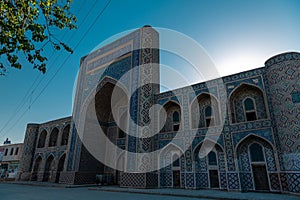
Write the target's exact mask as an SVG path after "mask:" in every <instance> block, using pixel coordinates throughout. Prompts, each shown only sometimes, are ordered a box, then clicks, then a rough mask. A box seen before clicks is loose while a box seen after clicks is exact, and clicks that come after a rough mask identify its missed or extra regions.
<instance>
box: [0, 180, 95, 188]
mask: <svg viewBox="0 0 300 200" xmlns="http://www.w3.org/2000/svg"><path fill="white" fill-rule="evenodd" d="M2 183H3V184H16V185H29V186H39V187H55V188H84V187H93V186H97V185H96V184H89V185H64V184H58V183H52V184H51V183H46V184H43V183H39V182H35V183H32V182H16V181H14V182H0V184H2Z"/></svg>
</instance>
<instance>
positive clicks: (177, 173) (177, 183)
mask: <svg viewBox="0 0 300 200" xmlns="http://www.w3.org/2000/svg"><path fill="white" fill-rule="evenodd" d="M173 187H174V188H179V187H180V170H174V171H173Z"/></svg>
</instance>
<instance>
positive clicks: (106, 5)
mask: <svg viewBox="0 0 300 200" xmlns="http://www.w3.org/2000/svg"><path fill="white" fill-rule="evenodd" d="M111 1H112V0H108V1H107V2H106V4H105V6H104V8H103V9H102V10H101V12H100V13H99V14H98V15H97V17H96V18H95V19H94V21H93V23H92V24H91V25H90V26H89V27H88V29H87V30H86V32H85V33H84V34H83V36H82V37H81V39H80V40H79V42H78V43H77V44H76V46H75V47H74V50H75V49H77V47H78V46H79V45H80V44H81V42H82V41H83V39H84V38H85V37H86V35H87V34H88V33H89V31H90V30H91V28H92V27H93V26H94V25H95V23H96V22H97V21H98V19H99V18H100V17H101V16H102V14H103V13H104V11H105V10H106V9H107V7H108V6H109V4H110V3H111ZM70 57H71V54H69V55H68V56H67V57H66V58H65V60H64V62H63V63H62V64H61V65H60V67H59V68H58V69H57V70H56V72H55V73H54V75H53V76H52V77H51V78H50V80H49V81H48V82H47V84H46V85H45V86H44V88H43V89H42V90H41V92H40V93H39V94H38V95H37V97H36V98H35V99H34V100H33V101H32V102H31V104H30V105H29V106H30V107H31V106H32V105H33V104H34V103H35V102H36V101H37V100H38V98H39V97H40V96H41V95H42V94H43V93H44V91H45V90H46V89H47V87H48V86H49V85H50V83H51V82H52V81H53V79H54V78H55V77H56V76H57V74H58V73H59V72H60V70H61V69H62V68H63V66H64V65H65V63H66V62H67V61H68V60H69V58H70ZM28 110H29V109H26V110H25V111H24V112H23V113H22V114H21V115H20V117H19V118H18V119H17V121H16V123H15V124H17V123H18V122H19V121H20V120H21V119H22V117H23V116H24V115H25V114H26V113H27V112H28ZM15 124H14V125H13V126H11V127H10V128H9V130H8V131H7V132H6V133H9V132H10V131H11V130H12V129H13V128H14V127H15ZM3 136H5V134H4V135H2V137H3Z"/></svg>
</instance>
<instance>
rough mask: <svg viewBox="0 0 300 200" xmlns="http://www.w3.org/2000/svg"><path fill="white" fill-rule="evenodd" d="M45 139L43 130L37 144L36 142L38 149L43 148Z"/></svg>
mask: <svg viewBox="0 0 300 200" xmlns="http://www.w3.org/2000/svg"><path fill="white" fill-rule="evenodd" d="M46 137H47V132H46V131H45V130H43V131H42V132H41V134H40V138H39V142H38V148H43V147H45V142H46Z"/></svg>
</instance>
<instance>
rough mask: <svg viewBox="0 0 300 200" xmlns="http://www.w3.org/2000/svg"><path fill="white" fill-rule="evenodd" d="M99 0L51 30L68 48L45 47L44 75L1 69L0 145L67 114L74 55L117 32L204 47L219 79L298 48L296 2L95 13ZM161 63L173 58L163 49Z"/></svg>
mask: <svg viewBox="0 0 300 200" xmlns="http://www.w3.org/2000/svg"><path fill="white" fill-rule="evenodd" d="M106 3H107V1H105V0H101V1H100V0H85V1H81V0H74V3H73V5H72V11H73V13H74V14H76V16H77V18H78V23H77V25H78V26H79V27H78V29H77V30H72V31H60V32H55V35H56V37H58V38H60V39H61V40H63V41H64V42H66V43H67V44H69V46H71V47H72V48H73V49H74V53H73V54H72V55H69V54H68V53H65V52H55V51H53V49H51V48H50V47H49V48H48V47H47V49H45V53H47V54H46V55H47V56H48V59H49V60H48V63H47V66H48V69H47V73H46V74H45V75H42V74H41V73H40V72H38V71H37V70H34V69H32V66H30V65H29V64H28V63H26V62H22V64H23V68H22V70H17V69H12V68H9V73H8V74H7V75H6V76H4V77H0V91H1V98H0V144H1V143H3V142H4V140H5V139H6V138H9V140H11V141H12V143H19V142H23V140H24V135H25V130H26V125H27V123H43V122H47V121H50V120H54V119H57V118H61V117H66V116H71V114H72V109H73V108H72V102H73V91H74V88H75V87H76V84H75V80H76V76H77V72H78V69H79V62H80V58H81V57H82V56H85V55H87V54H88V53H89V52H91V51H92V50H93V49H94V48H95V47H96V46H98V45H99V44H100V43H101V42H103V41H105V40H106V39H108V38H110V37H112V36H114V35H116V34H119V33H120V32H124V31H127V30H131V29H135V28H140V27H142V26H144V25H151V26H153V27H162V28H168V29H172V30H175V31H178V32H181V33H183V34H185V35H187V36H189V37H190V38H192V39H194V40H195V41H197V42H198V43H199V44H200V45H201V46H202V47H203V48H204V49H205V50H206V52H207V53H208V54H209V56H210V57H211V59H212V60H213V61H214V63H215V65H216V67H217V69H218V71H219V73H220V75H222V76H225V75H229V74H233V73H237V72H241V71H245V70H250V69H253V68H258V67H263V66H264V62H265V61H266V60H267V59H268V58H270V57H272V56H274V55H276V54H279V53H283V52H287V51H298V52H300V26H299V22H300V21H299V20H300V12H299V10H300V1H297V0H294V1H293V0H251V1H246V0H227V1H225V0H210V1H209V0H189V1H185V0H163V1H162V0H151V1H143V0H127V1H123V0H112V1H111V3H109V5H108V7H107V8H106V9H105V11H104V13H103V14H102V15H100V16H99V17H98V18H97V16H98V15H99V13H100V12H101V10H102V9H103V8H104V7H105V5H106ZM75 47H76V48H75ZM0 59H1V61H3V62H5V61H4V60H2V59H3V58H0ZM161 62H162V63H163V64H169V65H172V64H173V65H176V63H177V64H178V63H180V62H172V61H170V57H165V58H164V54H161ZM174 67H176V66H174ZM161 76H162V77H161V78H162V79H163V78H164V75H163V74H162V75H161Z"/></svg>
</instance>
